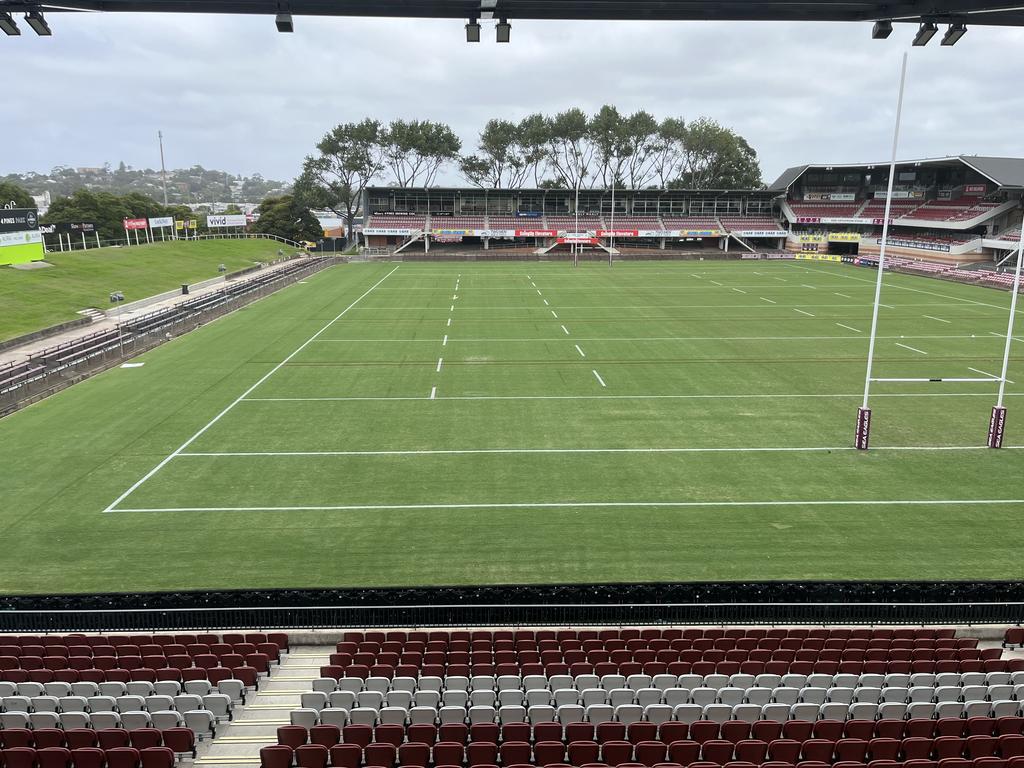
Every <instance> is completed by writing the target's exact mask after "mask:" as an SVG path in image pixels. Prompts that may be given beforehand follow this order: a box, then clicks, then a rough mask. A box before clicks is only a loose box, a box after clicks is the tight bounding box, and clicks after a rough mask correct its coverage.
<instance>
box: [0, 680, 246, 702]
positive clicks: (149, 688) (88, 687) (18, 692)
mask: <svg viewBox="0 0 1024 768" xmlns="http://www.w3.org/2000/svg"><path fill="white" fill-rule="evenodd" d="M216 690H217V693H224V694H227V695H228V696H230V697H231V699H232V701H241V702H244V701H245V690H246V689H245V685H244V684H243V683H242V681H241V680H235V679H229V680H221V681H220V682H219V683H217V689H216ZM213 692H214V688H213V685H212V684H211V683H210V681H208V680H188V681H186V682H185V683H184V684H182V683H180V682H178V681H177V680H158V681H157V682H155V683H151V682H149V681H146V680H133V681H130V682H127V683H121V682H102V683H91V682H77V683H63V682H50V683H31V682H29V683H8V682H0V698H2V697H5V696H28V697H30V698H31V697H33V696H56V697H58V698H60V697H62V696H83V697H85V698H87V699H88V698H90V697H92V696H113V697H115V698H116V697H118V696H124V695H126V694H130V695H133V696H153V695H154V694H156V695H160V696H178V695H179V694H181V693H192V694H196V695H198V696H206V695H207V694H210V693H213Z"/></svg>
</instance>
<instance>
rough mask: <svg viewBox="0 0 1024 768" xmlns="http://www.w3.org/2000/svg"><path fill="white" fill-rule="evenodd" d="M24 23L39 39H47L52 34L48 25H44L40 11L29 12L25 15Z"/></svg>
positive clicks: (44, 20)
mask: <svg viewBox="0 0 1024 768" xmlns="http://www.w3.org/2000/svg"><path fill="white" fill-rule="evenodd" d="M25 21H26V23H27V24H28V25H29V26H30V27H32V31H33V32H35V33H36V34H37V35H39V36H40V37H49V36H50V35H52V34H53V32H52V31H51V30H50V25H49V24H47V23H46V19H45V18H43V14H42V12H41V11H29V12H28V13H26V14H25Z"/></svg>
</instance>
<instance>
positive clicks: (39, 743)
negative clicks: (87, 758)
mask: <svg viewBox="0 0 1024 768" xmlns="http://www.w3.org/2000/svg"><path fill="white" fill-rule="evenodd" d="M0 746H2V747H4V748H11V747H33V748H35V749H45V748H47V747H67V748H68V749H82V748H85V747H99V748H100V749H114V748H115V747H135V748H136V749H146V748H147V747H170V748H171V749H172V750H173V751H174V752H175V753H180V754H184V753H194V752H195V748H196V738H195V733H193V731H192V730H191V729H190V728H167V729H165V730H162V731H161V730H158V729H157V728H135V729H133V730H130V731H126V730H125V729H124V728H103V729H100V730H98V731H94V730H93V729H92V728H69V729H68V730H63V729H61V728H36V729H35V730H29V729H27V728H6V729H4V730H0Z"/></svg>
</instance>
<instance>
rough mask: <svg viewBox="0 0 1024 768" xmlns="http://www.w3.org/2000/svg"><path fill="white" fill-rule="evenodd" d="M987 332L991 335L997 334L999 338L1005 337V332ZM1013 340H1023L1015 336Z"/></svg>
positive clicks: (1023, 340)
mask: <svg viewBox="0 0 1024 768" xmlns="http://www.w3.org/2000/svg"><path fill="white" fill-rule="evenodd" d="M989 334H990V335H992V336H998V337H999V338H1000V339H1005V338H1006V334H1005V333H997V332H996V331H989ZM1013 340H1014V341H1021V342H1024V339H1021V338H1018V337H1017V336H1014V337H1013Z"/></svg>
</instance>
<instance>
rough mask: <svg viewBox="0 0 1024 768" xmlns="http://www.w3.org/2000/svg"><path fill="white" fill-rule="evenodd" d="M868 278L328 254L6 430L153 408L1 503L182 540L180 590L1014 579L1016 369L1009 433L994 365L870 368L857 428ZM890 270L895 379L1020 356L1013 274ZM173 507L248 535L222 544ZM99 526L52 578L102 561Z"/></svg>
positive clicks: (105, 581) (120, 419) (130, 536)
mask: <svg viewBox="0 0 1024 768" xmlns="http://www.w3.org/2000/svg"><path fill="white" fill-rule="evenodd" d="M873 277H874V274H873V273H872V272H870V271H868V270H859V269H857V268H854V267H847V266H843V265H816V266H804V265H797V264H791V263H790V264H785V263H745V264H738V263H727V262H689V263H659V264H622V265H616V267H615V268H613V269H611V270H609V269H608V267H607V266H603V265H601V266H598V265H585V266H583V267H581V268H580V269H577V270H574V269H572V268H571V267H569V266H567V265H564V264H554V263H552V264H523V265H520V264H489V265H467V264H437V265H422V264H402V265H401V266H398V267H397V268H396V266H395V265H393V264H360V265H349V266H343V267H336V268H332V269H330V270H327V271H325V272H324V273H321V274H319V275H317V276H315V277H313V278H310V279H309V280H308V281H306V284H304V285H296V286H293V287H291V288H288V289H286V290H285V291H283V292H282V293H281V294H280V295H278V296H274V297H271V298H269V299H267V300H265V301H262V302H260V303H259V304H257V305H254V306H252V307H250V308H248V309H246V310H245V311H244V312H240V313H238V314H236V315H234V316H231V317H228V318H225V319H223V320H220V321H218V322H217V323H214V324H213V325H211V326H209V327H208V328H204V329H201V330H200V331H198V332H196V333H195V334H193V335H192V336H191V337H186V338H184V339H182V340H179V341H176V342H174V343H172V344H170V345H168V346H167V347H166V348H165V349H158V350H154V351H153V352H150V353H147V354H146V355H145V356H143V358H141V359H142V360H144V361H145V362H146V365H145V366H144V367H143V368H140V369H134V370H131V371H122V370H117V371H113V372H111V373H108V374H104V375H103V376H100V377H98V378H97V379H96V380H95V381H94V382H86V383H85V384H83V385H81V386H79V387H75V388H73V389H72V390H71V391H69V392H67V393H64V394H63V395H61V396H59V397H57V398H54V399H53V400H52V401H49V402H46V403H43V404H41V405H40V406H36V407H34V408H32V409H29V410H28V411H26V412H25V413H24V414H17V415H15V416H14V417H12V418H11V419H8V420H5V422H3V423H0V433H3V432H6V433H7V434H6V435H5V437H7V438H9V439H5V440H3V441H0V444H3V445H10V444H11V443H12V442H17V441H18V438H19V437H21V438H22V445H25V444H26V443H25V442H24V435H26V434H28V432H29V431H31V432H32V433H33V434H36V435H41V436H42V439H39V440H37V441H35V442H36V444H35V445H34V446H33V450H30V451H29V454H30V455H29V456H23V455H19V456H17V457H15V456H13V455H11V456H9V457H8V458H9V460H10V461H13V462H15V463H16V464H18V465H20V466H21V467H22V468H23V471H24V473H25V474H26V475H28V476H32V477H36V478H46V477H52V476H53V471H54V465H53V460H54V458H56V457H58V456H60V454H61V451H62V450H64V451H66V450H68V449H67V448H66V447H60V448H58V447H55V444H56V443H57V442H58V440H57V439H56V436H55V435H54V434H52V433H51V432H49V431H48V430H47V428H46V425H47V424H50V425H51V426H52V425H53V424H54V423H56V422H55V421H54V420H59V419H66V418H67V417H68V415H69V414H73V416H72V417H71V418H72V428H71V431H72V435H71V437H72V439H73V437H74V433H75V432H76V431H78V430H80V429H86V428H88V429H90V430H91V431H90V434H98V437H99V438H100V439H99V442H100V443H103V442H105V440H111V441H113V440H114V438H115V435H117V434H118V433H120V432H123V431H127V432H128V433H129V434H127V435H126V436H124V437H125V438H127V439H118V440H117V445H114V446H111V447H110V449H109V451H107V452H106V453H104V454H102V455H100V456H96V457H92V459H91V460H90V461H86V460H85V458H84V457H81V456H80V457H78V458H79V460H80V461H81V462H82V466H81V469H82V470H83V472H82V476H83V478H84V479H83V480H82V481H80V482H79V483H78V484H77V486H76V487H75V489H74V490H72V489H70V488H69V489H67V490H65V491H63V492H58V493H57V494H56V495H55V496H53V497H50V498H45V497H43V496H42V495H41V494H40V493H39V492H38V489H36V488H34V487H32V488H25V489H21V490H15V492H14V493H13V494H11V493H5V494H4V496H5V497H6V498H4V499H3V500H2V501H3V505H2V508H3V509H4V510H8V511H7V512H4V513H2V514H3V515H4V517H8V518H10V517H12V516H13V515H14V512H13V510H18V511H19V513H20V512H21V511H22V510H24V512H25V513H26V514H27V513H31V514H30V515H29V517H28V519H27V521H26V525H27V526H28V528H29V529H32V528H33V527H35V526H42V525H45V524H49V525H51V526H53V525H56V527H57V529H58V530H63V531H67V532H68V534H72V533H82V534H83V535H85V536H86V538H87V539H88V540H90V541H92V542H94V543H95V546H96V547H98V548H99V551H103V550H104V549H107V550H109V549H110V548H112V547H114V546H116V545H117V544H118V543H120V544H122V545H125V544H127V543H128V542H130V541H133V540H135V539H136V538H137V537H138V536H139V535H147V536H156V537H159V538H160V540H162V541H167V542H177V543H175V544H173V545H172V550H171V551H168V552H167V553H166V554H163V555H162V554H158V555H157V557H156V561H154V560H153V559H152V558H150V559H149V561H148V562H147V563H146V564H145V565H144V566H142V565H141V564H140V567H138V568H136V569H134V571H133V572H134V573H136V574H137V575H138V578H139V588H140V589H141V588H145V587H146V586H148V587H150V588H161V587H166V586H167V585H168V584H171V583H174V584H176V585H179V586H180V584H181V581H180V578H179V579H178V580H175V579H174V578H173V577H174V575H175V573H177V574H178V575H180V574H183V573H184V574H186V577H185V578H186V579H187V582H188V583H189V584H192V585H194V586H196V587H207V586H239V585H244V586H252V585H253V577H254V576H255V577H257V579H258V581H259V584H258V585H259V586H318V585H332V586H336V585H343V584H344V585H348V584H357V585H378V584H417V583H421V584H436V583H481V582H499V583H500V582H523V581H526V582H529V581H609V580H616V579H624V580H659V579H702V578H713V579H730V578H751V577H754V576H755V575H756V576H757V577H759V578H815V577H818V578H820V577H825V576H829V577H841V578H858V577H859V578H914V579H924V578H958V577H963V578H983V577H984V578H988V577H991V578H996V577H1000V576H1009V575H1010V574H1011V573H1015V570H1016V569H1015V567H1014V566H1013V565H1011V563H1013V562H1014V559H1013V558H1014V555H1013V552H1014V548H1015V547H1017V546H1019V545H1020V544H1021V541H1020V540H1019V539H1020V538H1021V537H1020V534H1019V533H1018V529H1019V526H1011V525H1008V524H1007V523H1008V521H1010V520H1012V519H1015V517H1016V516H1017V515H1018V514H1019V512H1020V511H1021V509H1022V508H1024V500H1022V497H1024V493H1022V492H1021V490H1020V488H1019V484H1018V483H1016V482H1015V481H1014V480H1013V479H1012V478H1013V477H1014V476H1019V472H1020V469H1021V464H1022V457H1024V454H1022V453H1021V451H1020V449H1019V447H1020V446H1021V445H1024V441H1021V440H1020V439H1019V438H1017V439H1016V440H1014V436H1015V435H1017V434H1019V432H1018V431H1017V429H1015V426H1016V425H1017V422H1016V421H1015V418H1016V417H1015V415H1014V414H1015V413H1016V408H1015V406H1016V404H1017V402H1019V400H1018V398H1019V395H1020V389H1019V387H1018V386H1017V385H1016V383H1014V384H1011V385H1010V386H1009V388H1008V392H1009V395H1010V397H1009V403H1010V426H1009V429H1008V439H1007V444H1008V447H1007V449H1004V450H1002V451H992V450H987V449H985V448H984V443H985V441H984V438H985V428H986V426H987V420H988V413H989V409H990V407H991V405H992V402H993V399H994V393H995V384H994V383H992V384H989V383H987V382H981V383H949V384H920V385H918V384H914V385H906V384H902V385H900V386H899V387H895V386H890V387H887V386H886V385H884V384H879V385H877V387H876V389H875V396H874V399H873V405H874V416H875V425H874V434H873V448H872V450H871V451H870V452H869V453H867V454H864V453H858V452H856V451H854V450H853V447H852V444H851V443H852V427H853V420H854V418H855V414H856V407H857V405H858V401H859V399H860V397H861V393H860V386H861V384H862V382H863V375H864V360H865V353H866V345H867V342H866V331H867V321H868V320H869V318H870V306H871V295H872V287H873V284H872V280H873ZM886 282H887V286H886V294H885V295H886V298H887V304H886V306H884V307H883V308H882V314H881V320H880V331H879V339H878V347H877V361H876V372H877V373H878V374H879V376H890V375H891V376H893V377H913V376H941V377H949V378H955V377H972V376H978V377H983V376H985V375H986V374H989V373H991V374H995V372H996V371H997V370H998V368H997V367H994V366H998V364H999V361H1000V360H1001V355H1002V345H1003V341H1004V337H1003V335H1002V333H1001V332H1000V330H999V329H1000V327H1001V326H1002V327H1005V320H1006V313H1007V307H1008V304H1009V296H1008V294H1005V293H1002V292H998V291H993V290H985V289H980V288H976V287H972V286H961V285H954V284H949V283H940V282H937V281H931V280H928V279H925V278H918V277H912V276H906V275H892V276H888V277H887V278H886ZM1018 364H1019V356H1017V357H1015V359H1014V361H1013V365H1011V369H1010V379H1011V380H1015V377H1014V374H1015V373H1016V371H1015V368H1016V367H1017V365H1018ZM968 369H978V370H979V371H982V372H983V373H980V374H978V373H976V372H975V373H971V372H970V371H969V370H968ZM85 406H89V409H90V412H89V413H88V414H87V415H86V414H84V413H83V410H84V407H85ZM104 414H106V416H107V417H109V418H108V420H109V425H107V424H101V423H100V422H102V421H103V419H102V416H103V415H104ZM96 430H98V433H97V432H96ZM9 450H10V449H0V453H8V452H9ZM47 452H49V453H47ZM22 453H24V452H22ZM33 458H35V459H37V461H32V459H33ZM104 512H106V514H104ZM180 531H188V532H189V536H188V538H189V540H191V541H208V542H228V541H230V540H231V537H232V536H238V535H240V532H243V531H244V542H245V545H244V546H239V547H232V546H228V545H226V544H225V546H222V547H218V548H217V550H216V557H215V558H213V560H215V561H216V565H214V564H212V563H210V562H208V561H209V560H210V557H209V555H210V553H209V552H208V551H192V550H190V549H189V548H188V547H185V546H183V544H182V542H180V541H177V539H176V538H175V535H176V534H175V532H180ZM993 531H998V535H991V533H992V532H993ZM15 535H16V536H17V535H25V537H26V539H27V534H24V533H16V534H15ZM86 548H87V545H86V543H85V542H76V544H75V545H73V546H72V547H71V550H72V551H71V553H70V557H67V558H65V559H64V561H63V563H62V568H61V569H59V573H58V574H57V575H55V578H56V581H57V585H58V586H59V585H60V584H67V585H70V584H71V583H72V582H73V583H74V584H75V585H76V586H75V588H76V591H78V590H84V589H101V588H103V586H104V585H107V586H109V584H110V583H111V581H112V579H111V575H110V574H109V573H108V572H106V571H105V569H104V568H103V567H102V565H101V562H102V557H101V556H99V555H98V554H97V553H96V552H95V551H88V552H84V551H82V550H84V549H86ZM36 551H38V545H36ZM624 555H628V556H624ZM164 559H166V562H161V560H164ZM253 562H256V563H258V565H259V567H258V569H253V568H252V564H253ZM303 563H310V564H314V565H311V566H310V567H309V568H302V567H301V564H303ZM55 570H56V569H55ZM72 575H73V577H74V578H72ZM55 588H56V587H55Z"/></svg>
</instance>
